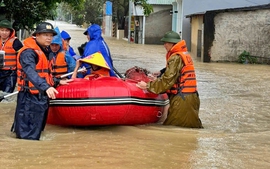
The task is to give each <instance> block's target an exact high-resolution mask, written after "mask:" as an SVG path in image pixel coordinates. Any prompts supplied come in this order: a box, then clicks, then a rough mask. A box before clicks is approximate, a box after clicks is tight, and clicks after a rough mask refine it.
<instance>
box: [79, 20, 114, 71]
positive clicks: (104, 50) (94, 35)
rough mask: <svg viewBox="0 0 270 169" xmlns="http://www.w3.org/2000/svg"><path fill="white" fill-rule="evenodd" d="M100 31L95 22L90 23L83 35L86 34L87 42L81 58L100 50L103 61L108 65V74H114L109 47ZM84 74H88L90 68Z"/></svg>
mask: <svg viewBox="0 0 270 169" xmlns="http://www.w3.org/2000/svg"><path fill="white" fill-rule="evenodd" d="M101 33H102V31H101V28H100V26H99V25H97V24H92V25H91V26H89V27H88V28H87V30H86V31H85V32H84V35H86V36H87V39H88V40H89V42H87V44H86V46H85V49H84V53H83V56H82V59H83V58H85V57H87V56H89V55H91V54H94V53H96V52H101V54H102V56H103V57H104V59H105V61H106V62H107V64H108V65H109V67H110V76H116V74H115V73H114V71H113V61H112V58H111V53H110V49H109V47H108V45H107V44H106V42H105V41H104V39H103V37H102V36H101ZM84 65H85V64H84ZM85 67H86V65H85ZM86 74H90V70H88V71H87V73H86ZM84 76H85V75H84Z"/></svg>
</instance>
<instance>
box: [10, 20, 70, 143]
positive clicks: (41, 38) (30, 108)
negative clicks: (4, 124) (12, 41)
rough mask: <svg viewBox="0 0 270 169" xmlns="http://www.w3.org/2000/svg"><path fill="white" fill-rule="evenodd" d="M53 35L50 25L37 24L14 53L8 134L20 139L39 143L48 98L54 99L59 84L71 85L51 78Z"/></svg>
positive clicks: (67, 81)
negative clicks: (14, 94) (14, 75)
mask: <svg viewBox="0 0 270 169" xmlns="http://www.w3.org/2000/svg"><path fill="white" fill-rule="evenodd" d="M55 35H57V33H56V32H55V30H54V29H53V26H52V24H50V23H48V22H42V23H40V24H39V25H38V26H37V28H36V31H35V32H34V33H33V34H32V37H29V38H27V39H25V40H24V47H23V48H22V49H21V50H20V52H19V53H18V58H17V75H18V79H17V82H18V91H19V93H18V96H17V107H16V112H15V118H14V124H13V127H12V131H14V132H15V133H16V137H17V138H20V139H28V140H39V139H40V135H41V132H42V131H43V129H44V127H45V124H46V119H47V113H48V108H49V98H50V99H55V98H56V94H58V91H57V90H56V89H55V87H57V86H58V85H59V84H60V85H66V84H68V83H69V82H71V81H72V79H69V80H62V79H58V78H53V77H52V74H51V69H52V59H53V58H52V57H51V55H50V52H51V50H50V48H49V46H50V44H51V42H52V39H53V36H55Z"/></svg>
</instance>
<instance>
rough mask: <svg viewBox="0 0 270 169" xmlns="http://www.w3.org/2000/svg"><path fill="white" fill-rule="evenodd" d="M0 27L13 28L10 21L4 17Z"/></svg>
mask: <svg viewBox="0 0 270 169" xmlns="http://www.w3.org/2000/svg"><path fill="white" fill-rule="evenodd" d="M0 28H8V29H10V30H13V28H12V24H11V22H9V21H8V20H6V19H4V20H2V21H1V22H0Z"/></svg>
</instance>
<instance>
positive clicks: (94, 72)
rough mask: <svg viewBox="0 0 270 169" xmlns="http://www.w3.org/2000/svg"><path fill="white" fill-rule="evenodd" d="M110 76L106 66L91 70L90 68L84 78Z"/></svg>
mask: <svg viewBox="0 0 270 169" xmlns="http://www.w3.org/2000/svg"><path fill="white" fill-rule="evenodd" d="M109 76H110V70H109V69H106V68H101V69H98V70H92V69H91V74H90V75H86V76H85V77H84V78H85V79H92V78H98V77H109Z"/></svg>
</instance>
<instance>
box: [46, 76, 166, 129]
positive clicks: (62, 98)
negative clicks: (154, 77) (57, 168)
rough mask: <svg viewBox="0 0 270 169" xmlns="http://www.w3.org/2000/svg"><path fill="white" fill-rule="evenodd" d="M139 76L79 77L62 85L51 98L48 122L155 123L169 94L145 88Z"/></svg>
mask: <svg viewBox="0 0 270 169" xmlns="http://www.w3.org/2000/svg"><path fill="white" fill-rule="evenodd" d="M136 83H137V81H135V80H131V79H130V80H128V79H126V80H123V79H120V78H116V77H100V78H97V79H92V80H87V79H75V80H74V81H73V82H72V83H70V84H69V85H66V86H59V87H58V88H57V90H58V91H59V94H58V95H57V99H55V100H51V101H50V109H49V114H48V120H47V123H49V124H54V125H63V126H93V125H138V124H147V123H155V122H157V121H158V120H159V118H160V117H161V115H162V112H163V108H164V106H165V105H167V104H168V103H169V100H168V98H167V95H165V94H164V95H156V94H153V93H149V92H147V91H145V90H141V89H139V88H138V87H137V86H136Z"/></svg>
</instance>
